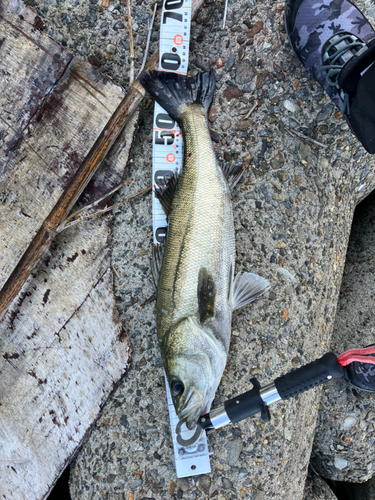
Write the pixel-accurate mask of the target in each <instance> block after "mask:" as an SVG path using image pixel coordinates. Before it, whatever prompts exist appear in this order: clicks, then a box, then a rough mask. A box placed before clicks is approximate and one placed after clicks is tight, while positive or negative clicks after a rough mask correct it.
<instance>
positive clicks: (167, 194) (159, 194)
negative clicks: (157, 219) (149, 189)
mask: <svg viewBox="0 0 375 500" xmlns="http://www.w3.org/2000/svg"><path fill="white" fill-rule="evenodd" d="M177 181H178V172H177V170H175V172H174V174H173V175H172V177H170V178H169V179H166V180H165V185H164V186H160V185H159V184H157V185H156V186H155V188H154V191H155V196H156V198H157V199H158V200H159V201H160V204H161V206H162V207H163V210H164V213H165V215H166V216H167V217H168V216H169V214H170V212H171V206H172V201H173V197H174V194H175V192H176V187H177Z"/></svg>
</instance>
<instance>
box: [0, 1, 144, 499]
mask: <svg viewBox="0 0 375 500" xmlns="http://www.w3.org/2000/svg"><path fill="white" fill-rule="evenodd" d="M38 19H39V18H38V17H37V16H36V15H35V14H33V13H32V12H31V11H29V10H28V9H27V8H25V6H24V5H23V4H22V3H21V2H20V1H18V0H9V1H8V0H2V1H1V3H0V33H1V35H0V170H1V172H0V175H1V177H0V182H1V183H0V199H1V203H0V234H1V239H0V256H1V264H0V286H1V285H2V284H3V283H4V282H5V281H6V280H7V278H8V276H9V275H10V274H11V273H12V271H13V270H14V267H15V266H16V264H17V261H18V260H19V259H20V258H21V257H22V255H23V254H24V252H25V251H26V249H27V247H28V246H29V245H30V243H31V242H32V241H33V240H35V238H36V235H37V234H38V230H39V228H40V227H41V226H42V224H43V221H44V220H45V219H46V218H47V219H48V217H50V215H49V214H51V213H53V214H56V213H57V209H56V208H55V209H54V206H56V203H57V206H58V207H60V213H62V208H61V207H62V206H66V207H69V206H70V205H71V204H72V203H73V201H74V199H75V198H76V196H77V195H78V194H77V193H78V191H80V189H81V188H77V189H76V195H75V196H73V195H71V193H70V197H69V202H68V201H64V203H63V202H61V201H60V202H59V200H61V196H62V193H63V192H64V190H66V189H67V186H72V185H76V184H75V182H76V181H74V180H72V179H75V175H76V173H77V170H78V171H80V170H79V166H80V164H81V163H82V162H83V160H84V158H85V157H86V156H87V154H88V153H89V152H90V150H92V148H93V145H94V144H95V141H96V139H97V136H98V134H99V131H100V130H102V129H103V128H104V127H105V125H106V123H107V122H108V120H109V119H110V117H111V116H112V115H113V113H115V111H116V109H118V106H119V103H120V102H123V91H122V89H121V88H120V87H117V86H116V85H114V84H113V83H112V82H111V81H110V80H109V79H108V78H106V77H103V76H102V75H100V73H98V72H97V71H95V70H94V69H93V68H92V67H91V66H90V65H89V64H87V63H84V62H82V61H80V60H79V59H76V58H73V57H72V55H71V54H69V53H68V52H66V51H65V50H64V49H63V48H62V47H60V46H59V45H58V44H57V43H55V42H54V41H53V40H51V39H50V38H48V37H46V36H44V35H42V34H40V32H39V31H38V30H37V29H36V28H35V26H37V25H38V22H39V21H38ZM135 128H136V123H135V121H134V119H133V117H131V118H130V120H129V121H128V124H127V130H126V131H124V132H123V134H127V137H123V136H121V137H120V138H121V140H122V142H121V143H118V144H117V143H116V144H115V145H114V147H113V148H112V151H111V153H110V154H109V155H108V156H107V158H106V160H105V162H103V165H102V167H103V168H102V169H101V170H100V171H98V172H97V175H96V177H95V178H93V179H92V181H91V182H90V184H89V186H88V187H87V190H86V191H85V193H83V195H82V203H90V202H92V201H93V200H94V199H96V198H98V197H100V196H101V195H102V194H104V192H105V191H107V190H108V189H111V187H113V186H114V185H116V184H118V183H119V182H121V179H122V178H123V174H124V170H125V167H126V164H127V161H128V155H129V150H130V147H131V138H132V136H133V132H134V129H135ZM129 138H130V140H129ZM88 177H89V174H87V175H86V179H88ZM49 220H53V221H54V224H55V222H56V220H57V219H56V218H52V219H51V218H50V219H49ZM43 227H45V229H46V235H47V239H48V235H49V233H48V231H49V230H50V226H43ZM51 234H52V233H51ZM110 237H111V232H110V216H108V215H107V216H104V217H102V218H101V219H95V220H92V221H85V222H83V223H82V224H80V225H78V226H77V227H75V228H70V229H67V230H66V231H64V232H63V233H61V234H60V235H57V236H56V238H55V240H54V241H53V243H52V244H51V245H50V247H49V249H47V251H46V252H45V254H44V256H43V258H42V259H41V262H40V264H39V266H38V268H37V269H36V271H34V272H33V273H32V275H31V276H30V278H29V279H28V280H27V281H26V282H25V283H24V285H23V287H22V289H21V291H20V293H19V295H18V297H16V300H14V302H13V303H12V304H11V306H10V307H9V309H8V311H7V313H6V314H5V315H4V317H3V320H2V322H1V325H0V380H1V383H0V477H1V481H0V497H1V498H7V499H14V500H23V499H27V500H37V499H38V500H40V499H42V498H46V497H47V495H48V493H49V491H50V490H51V488H52V486H53V484H54V482H55V481H56V480H57V478H58V477H59V475H60V474H61V472H62V471H63V469H64V468H65V466H66V464H67V463H69V461H70V459H71V457H72V455H73V454H74V453H75V452H76V451H77V449H78V447H79V446H80V444H81V443H82V441H83V440H84V439H85V436H86V435H87V431H88V430H89V429H90V427H91V425H92V424H93V422H94V421H95V419H96V417H97V415H98V413H99V410H100V408H101V406H102V405H103V404H104V402H105V400H106V399H107V397H108V395H109V393H110V391H111V390H112V388H113V386H114V385H115V384H116V383H117V382H118V380H119V379H120V378H121V376H122V374H123V373H124V371H125V369H126V366H127V362H128V357H129V345H128V341H127V337H126V335H125V334H124V330H123V327H122V325H121V323H120V321H119V319H118V315H117V312H116V308H115V304H114V297H113V292H112V271H111V267H110V250H109V244H108V243H109V241H110Z"/></svg>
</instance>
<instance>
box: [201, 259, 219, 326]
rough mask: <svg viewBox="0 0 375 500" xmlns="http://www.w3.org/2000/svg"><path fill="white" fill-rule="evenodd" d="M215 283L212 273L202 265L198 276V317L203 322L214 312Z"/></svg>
mask: <svg viewBox="0 0 375 500" xmlns="http://www.w3.org/2000/svg"><path fill="white" fill-rule="evenodd" d="M215 297H216V285H215V282H214V279H213V277H212V274H211V273H209V272H208V271H207V269H206V268H204V267H202V268H201V269H200V271H199V276H198V307H199V319H200V322H201V324H203V323H204V322H205V321H207V320H208V319H210V318H212V317H213V316H214V314H215Z"/></svg>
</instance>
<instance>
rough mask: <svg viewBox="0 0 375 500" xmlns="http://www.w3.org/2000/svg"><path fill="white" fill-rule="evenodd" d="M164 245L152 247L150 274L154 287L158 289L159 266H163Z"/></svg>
mask: <svg viewBox="0 0 375 500" xmlns="http://www.w3.org/2000/svg"><path fill="white" fill-rule="evenodd" d="M164 250H165V245H164V243H162V244H161V245H154V246H153V247H152V259H151V274H152V278H153V280H154V284H155V287H156V288H157V287H158V283H159V278H160V271H161V266H162V264H163V257H164Z"/></svg>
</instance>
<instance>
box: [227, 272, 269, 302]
mask: <svg viewBox="0 0 375 500" xmlns="http://www.w3.org/2000/svg"><path fill="white" fill-rule="evenodd" d="M268 287H269V283H268V281H267V280H266V279H264V278H262V277H261V276H258V275H257V274H253V273H238V274H237V276H236V277H235V279H234V281H233V283H232V286H231V292H230V297H229V304H230V306H231V308H232V311H235V310H236V309H239V308H240V307H243V306H246V305H247V304H250V302H253V300H255V299H257V298H258V297H260V296H261V295H262V294H263V293H264V292H265V291H266V290H267V288H268Z"/></svg>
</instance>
